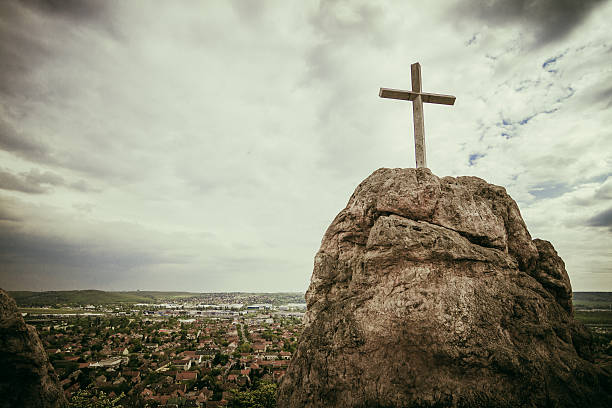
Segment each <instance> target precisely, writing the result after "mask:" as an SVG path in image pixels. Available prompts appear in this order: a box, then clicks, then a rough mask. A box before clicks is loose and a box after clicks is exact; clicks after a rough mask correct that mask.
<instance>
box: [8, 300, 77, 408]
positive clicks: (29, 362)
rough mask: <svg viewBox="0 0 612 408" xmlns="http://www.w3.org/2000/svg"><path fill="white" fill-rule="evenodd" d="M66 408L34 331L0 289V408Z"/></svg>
mask: <svg viewBox="0 0 612 408" xmlns="http://www.w3.org/2000/svg"><path fill="white" fill-rule="evenodd" d="M65 405H67V403H66V399H65V397H64V393H63V391H62V387H61V386H60V384H59V382H58V379H57V376H56V375H55V371H54V370H53V367H52V366H51V364H50V363H49V358H48V357H47V354H46V353H45V350H44V348H43V346H42V343H41V341H40V338H39V337H38V334H37V333H36V329H35V328H34V327H32V326H30V325H27V324H25V322H24V321H23V318H22V317H21V314H20V313H19V312H18V310H17V305H16V304H15V301H14V300H13V299H12V298H11V297H9V295H8V294H7V293H6V292H5V291H4V290H2V289H0V407H2V408H4V407H7V408H8V407H20V408H30V407H31V408H35V407H36V408H47V407H54V408H55V407H63V406H65Z"/></svg>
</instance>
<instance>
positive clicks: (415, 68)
mask: <svg viewBox="0 0 612 408" xmlns="http://www.w3.org/2000/svg"><path fill="white" fill-rule="evenodd" d="M410 77H411V79H412V92H414V93H416V94H417V96H416V98H415V99H414V100H413V101H412V115H413V118H414V120H413V122H414V155H415V156H416V167H417V169H418V168H419V167H427V156H426V154H425V119H424V118H423V96H422V95H421V64H419V63H418V62H416V63H414V64H412V65H410Z"/></svg>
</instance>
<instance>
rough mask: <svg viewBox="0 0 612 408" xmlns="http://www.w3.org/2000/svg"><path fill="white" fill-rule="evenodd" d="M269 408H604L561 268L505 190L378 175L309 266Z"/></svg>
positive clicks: (462, 180) (607, 385)
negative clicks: (298, 319) (302, 311)
mask: <svg viewBox="0 0 612 408" xmlns="http://www.w3.org/2000/svg"><path fill="white" fill-rule="evenodd" d="M306 301H307V304H308V310H307V313H306V317H305V328H304V331H303V333H302V335H301V337H300V340H299V344H298V348H297V351H296V353H295V356H294V358H293V360H292V361H291V364H290V366H289V368H288V370H287V373H286V375H285V376H284V378H283V381H282V383H281V386H280V388H279V393H278V405H279V407H281V408H282V407H286V408H289V407H292V408H293V407H433V406H436V407H445V406H452V407H461V406H465V407H488V406H490V407H521V406H529V407H585V406H589V407H604V406H612V396H611V394H610V392H611V391H610V390H612V383H611V381H610V373H609V372H606V371H605V370H603V369H601V368H599V367H597V365H596V364H594V362H593V359H592V355H591V353H592V351H591V339H590V337H589V333H588V332H587V331H586V329H585V328H584V327H583V326H582V325H581V324H579V323H577V322H576V321H575V320H574V318H573V310H572V302H571V286H570V282H569V278H568V275H567V272H566V271H565V266H564V263H563V261H562V260H561V258H560V257H559V256H558V255H557V253H556V252H555V250H554V248H553V247H552V245H551V244H550V243H549V242H547V241H541V240H532V239H531V236H530V234H529V232H528V231H527V228H526V226H525V223H524V222H523V219H522V218H521V215H520V212H519V209H518V206H517V205H516V203H515V202H514V200H512V198H511V197H510V196H509V195H508V194H507V193H506V191H505V189H504V188H502V187H499V186H495V185H491V184H488V183H487V182H485V181H484V180H481V179H479V178H476V177H458V178H452V177H445V178H441V179H440V178H438V177H436V176H435V175H433V174H432V173H431V172H430V171H429V170H428V169H425V168H421V169H379V170H377V171H376V172H374V173H373V174H372V175H371V176H370V177H368V178H367V179H366V180H365V181H363V182H362V183H361V184H360V185H359V187H357V189H356V190H355V193H354V194H353V196H352V197H351V198H350V200H349V202H348V205H347V206H346V208H345V209H344V210H342V211H341V212H340V214H338V216H337V217H336V218H335V219H334V221H333V222H332V224H331V225H330V227H329V228H328V230H327V232H326V233H325V236H324V237H323V241H322V244H321V248H320V250H319V252H318V253H317V255H316V257H315V265H314V271H313V274H312V278H311V283H310V287H309V289H308V292H307V293H306Z"/></svg>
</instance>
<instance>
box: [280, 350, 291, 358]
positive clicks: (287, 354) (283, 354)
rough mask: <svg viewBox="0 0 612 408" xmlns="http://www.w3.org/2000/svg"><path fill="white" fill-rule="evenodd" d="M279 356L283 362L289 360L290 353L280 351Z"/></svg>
mask: <svg viewBox="0 0 612 408" xmlns="http://www.w3.org/2000/svg"><path fill="white" fill-rule="evenodd" d="M279 355H280V358H281V359H283V360H291V353H290V352H288V351H281V352H280V353H279Z"/></svg>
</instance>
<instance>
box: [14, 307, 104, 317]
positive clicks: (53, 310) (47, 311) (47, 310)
mask: <svg viewBox="0 0 612 408" xmlns="http://www.w3.org/2000/svg"><path fill="white" fill-rule="evenodd" d="M19 312H20V313H28V314H32V315H39V314H73V313H76V314H83V313H91V312H94V313H95V311H92V310H83V309H71V308H67V307H62V308H40V307H20V308H19Z"/></svg>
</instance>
